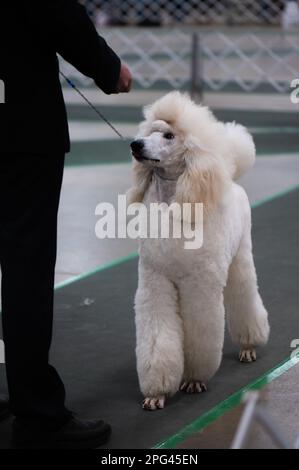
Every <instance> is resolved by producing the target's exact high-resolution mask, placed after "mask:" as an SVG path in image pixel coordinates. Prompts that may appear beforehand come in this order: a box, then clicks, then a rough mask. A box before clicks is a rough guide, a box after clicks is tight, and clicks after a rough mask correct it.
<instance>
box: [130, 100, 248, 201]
mask: <svg viewBox="0 0 299 470" xmlns="http://www.w3.org/2000/svg"><path fill="white" fill-rule="evenodd" d="M144 116H145V120H144V121H143V122H142V123H141V124H140V127H139V132H138V135H137V136H136V139H135V140H134V141H133V142H132V143H131V149H132V155H133V157H134V173H135V187H134V188H133V190H132V191H131V201H138V202H140V201H142V199H143V196H144V192H145V191H146V189H147V186H148V184H149V182H150V181H151V177H152V174H153V172H154V171H155V169H157V168H161V169H163V170H165V172H166V173H167V172H170V173H171V174H178V180H177V188H176V195H175V200H176V201H177V202H180V203H184V202H203V203H204V204H205V205H206V207H208V206H212V205H214V204H215V203H216V202H217V200H218V199H219V197H220V196H221V194H222V192H223V190H224V189H225V187H226V185H227V184H228V183H229V182H230V181H231V178H233V177H236V176H239V173H242V172H244V171H243V170H244V168H243V167H246V169H247V167H248V166H250V165H251V164H252V163H253V161H254V155H255V149H254V144H253V142H252V139H251V137H250V135H249V134H248V133H247V131H246V130H245V129H244V128H243V127H242V126H238V125H235V124H234V123H230V124H223V123H221V122H219V121H218V120H217V119H216V118H215V117H214V115H213V114H212V113H211V111H210V110H209V109H208V108H207V107H205V106H201V105H197V104H195V103H194V102H193V101H191V99H190V98H189V97H188V96H187V95H183V94H181V93H179V92H171V93H168V94H167V95H165V96H164V97H162V98H160V99H159V100H157V101H156V102H155V103H154V104H153V105H151V106H148V107H146V108H145V109H144ZM243 154H244V155H246V156H245V158H244V156H243ZM245 160H246V162H247V163H244V162H245ZM241 161H242V162H243V163H240V162H241ZM242 166H243V167H242ZM241 167H242V168H241Z"/></svg>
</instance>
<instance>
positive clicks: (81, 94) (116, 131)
mask: <svg viewBox="0 0 299 470" xmlns="http://www.w3.org/2000/svg"><path fill="white" fill-rule="evenodd" d="M59 73H60V75H61V76H62V77H63V78H64V79H65V81H66V82H67V83H68V84H69V85H70V87H72V88H73V89H74V90H75V91H76V92H77V93H78V94H79V95H80V96H81V97H82V98H83V99H84V100H85V101H86V103H87V104H88V105H89V106H90V107H91V108H92V109H93V110H94V111H95V113H96V114H97V115H98V116H99V117H100V118H101V119H102V120H103V121H104V122H105V123H106V124H108V126H110V127H111V129H113V130H114V132H115V133H116V134H117V135H118V137H120V138H121V139H122V140H125V138H124V136H123V135H122V134H121V133H120V132H119V131H118V130H117V129H116V128H115V127H114V126H113V124H111V122H110V121H108V119H107V118H106V117H105V116H104V115H103V114H102V113H101V111H99V110H98V109H97V108H96V107H95V106H94V105H93V104H92V103H91V102H90V101H89V99H88V98H86V96H85V95H84V94H83V93H82V91H80V90H79V88H77V86H76V85H75V84H74V83H73V82H72V80H70V79H69V78H68V77H67V76H66V75H64V73H62V72H61V71H59Z"/></svg>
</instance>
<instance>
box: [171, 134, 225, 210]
mask: <svg viewBox="0 0 299 470" xmlns="http://www.w3.org/2000/svg"><path fill="white" fill-rule="evenodd" d="M185 163H186V167H185V171H184V172H183V173H182V175H181V176H180V177H179V179H178V182H177V187H176V194H175V202H178V203H179V204H183V203H191V204H192V203H197V202H201V203H203V205H204V212H208V211H209V210H210V209H212V208H213V207H215V205H216V204H217V203H218V202H219V200H220V199H221V196H222V193H223V191H224V188H225V186H226V184H227V181H228V178H229V177H228V174H227V170H226V168H225V165H224V164H223V162H222V160H221V159H220V158H219V157H218V156H216V155H214V153H213V152H212V151H210V150H209V149H204V148H202V147H201V146H200V144H199V143H198V142H197V141H196V140H195V139H192V140H189V142H188V144H187V150H186V153H185Z"/></svg>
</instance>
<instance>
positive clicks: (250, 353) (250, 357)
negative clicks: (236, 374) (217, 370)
mask: <svg viewBox="0 0 299 470" xmlns="http://www.w3.org/2000/svg"><path fill="white" fill-rule="evenodd" d="M239 360H240V362H253V361H256V351H255V349H254V348H250V347H248V348H244V349H241V350H240V352H239Z"/></svg>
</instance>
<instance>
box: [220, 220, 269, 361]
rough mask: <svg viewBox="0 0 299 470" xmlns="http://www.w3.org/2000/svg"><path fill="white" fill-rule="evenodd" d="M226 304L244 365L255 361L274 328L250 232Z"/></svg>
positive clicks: (230, 281)
mask: <svg viewBox="0 0 299 470" xmlns="http://www.w3.org/2000/svg"><path fill="white" fill-rule="evenodd" d="M224 300H225V311H226V314H227V320H228V327H229V331H230V334H231V337H232V340H233V341H234V342H236V343H237V344H239V346H240V353H239V359H240V361H241V362H251V361H255V360H256V352H255V347H256V346H259V345H263V344H265V343H266V342H267V340H268V336H269V330H270V328H269V323H268V314H267V311H266V309H265V307H264V305H263V301H262V299H261V296H260V294H259V292H258V286H257V278H256V272H255V267H254V262H253V256H252V249H251V235H250V230H249V229H248V230H247V232H246V233H245V235H244V237H243V240H242V242H241V244H240V247H239V250H238V253H237V254H236V256H235V258H234V259H233V262H232V264H231V266H230V269H229V273H228V280H227V285H226V287H225V290H224Z"/></svg>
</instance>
